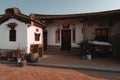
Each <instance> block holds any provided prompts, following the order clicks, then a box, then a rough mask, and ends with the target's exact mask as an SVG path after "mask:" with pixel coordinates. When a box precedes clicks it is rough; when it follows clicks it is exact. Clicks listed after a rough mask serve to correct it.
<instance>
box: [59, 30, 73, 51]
mask: <svg viewBox="0 0 120 80" xmlns="http://www.w3.org/2000/svg"><path fill="white" fill-rule="evenodd" d="M61 39H62V40H61V41H62V42H61V49H62V50H71V30H62V36H61Z"/></svg>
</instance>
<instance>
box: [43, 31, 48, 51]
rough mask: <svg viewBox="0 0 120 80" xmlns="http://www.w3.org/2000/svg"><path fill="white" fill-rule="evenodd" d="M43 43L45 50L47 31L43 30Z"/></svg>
mask: <svg viewBox="0 0 120 80" xmlns="http://www.w3.org/2000/svg"><path fill="white" fill-rule="evenodd" d="M43 44H44V50H45V51H46V50H47V31H44V32H43Z"/></svg>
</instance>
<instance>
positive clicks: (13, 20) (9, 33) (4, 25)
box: [0, 8, 45, 56]
mask: <svg viewBox="0 0 120 80" xmlns="http://www.w3.org/2000/svg"><path fill="white" fill-rule="evenodd" d="M44 27H45V25H44V23H42V22H40V21H38V20H36V19H34V16H27V15H24V14H23V13H21V11H20V10H19V9H18V8H9V9H6V10H5V14H3V15H1V16H0V49H1V50H4V52H5V51H8V50H15V49H17V48H20V49H23V48H24V49H25V51H26V53H31V52H35V51H33V48H36V47H37V48H36V49H34V50H36V52H38V53H40V54H39V56H41V54H42V53H41V51H42V49H43V28H44Z"/></svg>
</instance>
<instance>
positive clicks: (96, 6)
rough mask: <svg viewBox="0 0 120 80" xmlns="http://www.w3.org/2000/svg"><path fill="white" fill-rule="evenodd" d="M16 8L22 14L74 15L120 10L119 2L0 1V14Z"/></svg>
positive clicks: (71, 0) (108, 0)
mask: <svg viewBox="0 0 120 80" xmlns="http://www.w3.org/2000/svg"><path fill="white" fill-rule="evenodd" d="M12 7H17V8H19V9H20V10H21V12H22V13H24V14H28V15H29V14H31V13H36V14H74V13H88V12H99V11H107V10H115V9H120V0H1V1H0V14H4V11H5V9H7V8H12Z"/></svg>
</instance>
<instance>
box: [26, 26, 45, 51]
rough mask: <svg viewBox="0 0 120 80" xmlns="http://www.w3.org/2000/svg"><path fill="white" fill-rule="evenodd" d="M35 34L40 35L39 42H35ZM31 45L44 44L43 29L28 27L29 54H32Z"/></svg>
mask: <svg viewBox="0 0 120 80" xmlns="http://www.w3.org/2000/svg"><path fill="white" fill-rule="evenodd" d="M36 29H37V30H38V31H36ZM35 33H38V34H40V37H39V39H40V40H39V41H35V36H34V35H35ZM31 44H43V30H42V29H41V28H39V27H36V26H29V27H27V53H30V45H31Z"/></svg>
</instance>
